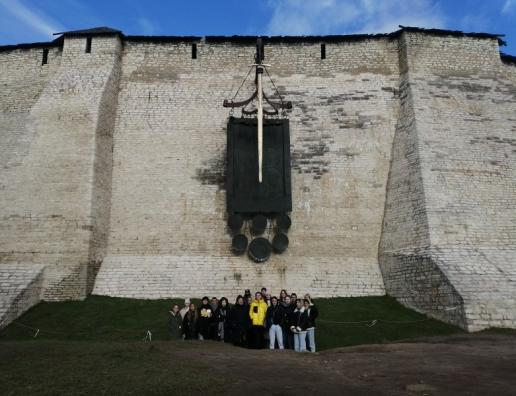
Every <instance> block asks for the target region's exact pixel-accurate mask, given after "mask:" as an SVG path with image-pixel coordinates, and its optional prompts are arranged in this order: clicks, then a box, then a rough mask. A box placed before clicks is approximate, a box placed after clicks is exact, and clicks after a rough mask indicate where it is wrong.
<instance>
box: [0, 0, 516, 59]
mask: <svg viewBox="0 0 516 396" xmlns="http://www.w3.org/2000/svg"><path fill="white" fill-rule="evenodd" d="M398 25H406V26H418V27H427V28H432V27H433V28H444V29H453V30H462V31H466V32H487V33H501V34H505V35H506V37H505V40H506V41H507V42H508V46H507V47H505V48H502V51H504V52H507V53H510V54H513V55H516V0H490V1H487V0H447V1H445V0H441V1H433V0H188V1H186V0H146V1H140V0H116V1H115V0H112V1H109V0H0V45H2V44H17V43H30V42H37V41H48V40H50V39H52V38H53V37H52V33H54V32H60V31H65V30H76V29H82V28H88V27H95V26H110V27H114V28H118V29H120V30H122V31H123V32H124V33H125V34H133V35H199V36H203V35H234V34H239V35H325V34H349V33H379V32H392V31H394V30H397V29H398Z"/></svg>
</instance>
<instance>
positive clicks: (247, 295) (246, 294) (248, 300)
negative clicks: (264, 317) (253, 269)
mask: <svg viewBox="0 0 516 396" xmlns="http://www.w3.org/2000/svg"><path fill="white" fill-rule="evenodd" d="M243 297H244V304H245V305H247V306H249V305H251V302H252V301H253V296H252V295H251V290H250V289H245V292H244V296H243Z"/></svg>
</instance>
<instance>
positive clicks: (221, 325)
mask: <svg viewBox="0 0 516 396" xmlns="http://www.w3.org/2000/svg"><path fill="white" fill-rule="evenodd" d="M228 315H229V303H228V299H227V298H226V297H222V298H221V299H220V301H219V307H218V308H217V311H215V318H216V321H217V326H218V329H217V335H218V339H219V340H220V341H227V340H228V339H229V329H228V320H227V319H228Z"/></svg>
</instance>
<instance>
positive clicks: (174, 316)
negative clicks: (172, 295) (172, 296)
mask: <svg viewBox="0 0 516 396" xmlns="http://www.w3.org/2000/svg"><path fill="white" fill-rule="evenodd" d="M182 325H183V319H182V318H181V314H180V313H179V305H177V304H174V306H173V307H172V310H170V311H168V334H169V337H170V339H171V340H177V339H180V338H181V335H182V332H181V326H182Z"/></svg>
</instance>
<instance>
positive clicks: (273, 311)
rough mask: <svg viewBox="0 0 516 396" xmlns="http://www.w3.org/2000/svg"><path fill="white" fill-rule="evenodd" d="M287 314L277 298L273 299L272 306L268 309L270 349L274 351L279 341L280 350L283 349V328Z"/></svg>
mask: <svg viewBox="0 0 516 396" xmlns="http://www.w3.org/2000/svg"><path fill="white" fill-rule="evenodd" d="M285 318H286V313H285V310H284V309H283V307H282V306H281V305H280V304H279V303H278V298H277V297H272V298H271V305H270V307H269V308H268V309H267V326H268V327H269V348H270V349H274V348H275V344H276V341H278V347H279V349H283V331H282V328H281V326H282V325H283V324H284V322H285Z"/></svg>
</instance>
